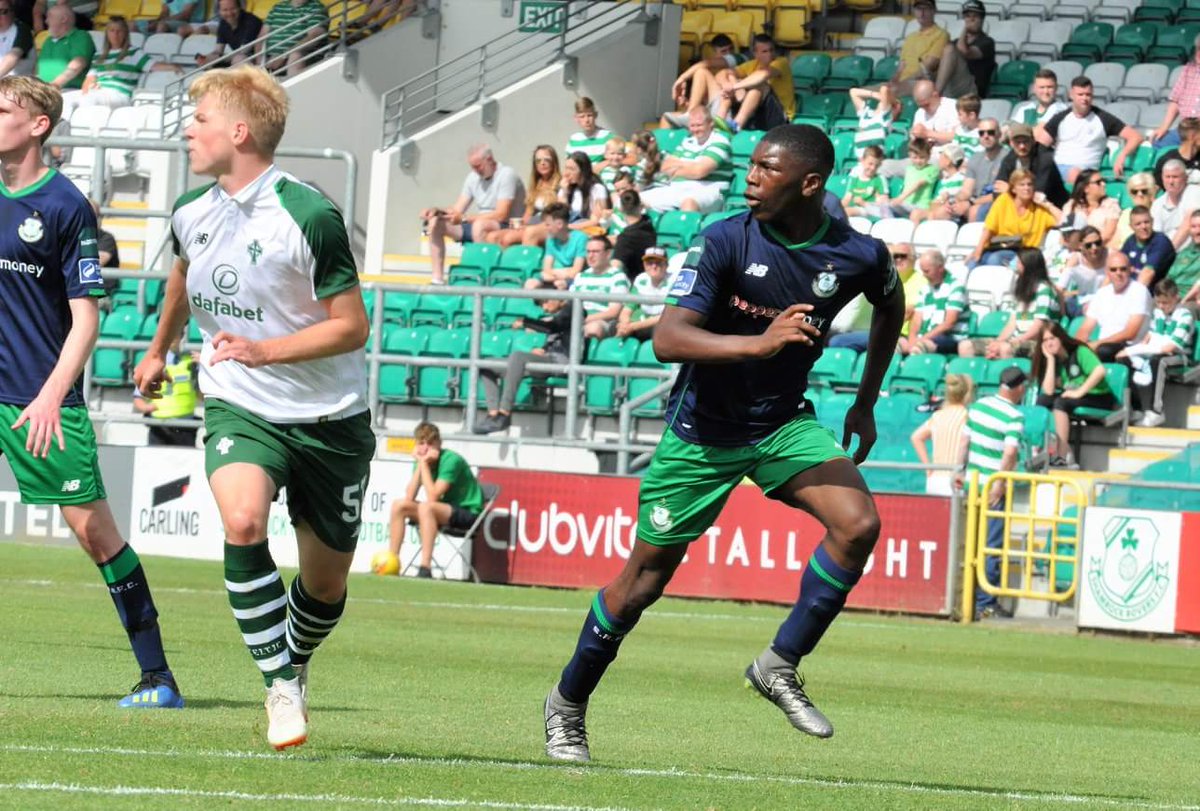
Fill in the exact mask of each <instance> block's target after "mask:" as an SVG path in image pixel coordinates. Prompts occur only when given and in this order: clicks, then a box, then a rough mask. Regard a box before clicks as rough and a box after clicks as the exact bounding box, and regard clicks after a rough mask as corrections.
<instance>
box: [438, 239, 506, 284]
mask: <svg viewBox="0 0 1200 811" xmlns="http://www.w3.org/2000/svg"><path fill="white" fill-rule="evenodd" d="M498 264H500V246H499V245H493V244H491V243H490V242H468V243H467V244H466V245H463V246H462V256H461V257H460V258H459V260H458V264H457V265H455V266H454V267H452V268H451V269H450V281H451V283H452V284H453V282H454V279H455V277H456V276H457V277H459V278H465V277H469V278H472V279H476V278H477V279H478V280H479V283H480V284H483V281H484V279H486V278H487V275H488V272H489V271H490V270H491V269H492V268H494V267H496V265H498Z"/></svg>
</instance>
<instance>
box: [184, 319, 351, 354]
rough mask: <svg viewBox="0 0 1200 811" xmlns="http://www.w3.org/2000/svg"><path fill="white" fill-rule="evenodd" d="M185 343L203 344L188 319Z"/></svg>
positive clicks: (201, 336)
mask: <svg viewBox="0 0 1200 811" xmlns="http://www.w3.org/2000/svg"><path fill="white" fill-rule="evenodd" d="M367 315H370V313H369V312H368V313H367ZM187 341H188V343H189V344H194V345H196V346H199V345H200V344H202V343H204V333H202V332H200V325H199V324H197V323H196V321H195V320H194V319H188V325H187Z"/></svg>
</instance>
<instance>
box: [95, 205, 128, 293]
mask: <svg viewBox="0 0 1200 811" xmlns="http://www.w3.org/2000/svg"><path fill="white" fill-rule="evenodd" d="M88 203H90V204H91V206H92V214H93V215H95V217H96V251H97V256H99V258H100V267H102V268H119V267H120V266H121V255H120V253H119V252H118V251H117V238H116V237H114V236H113V235H112V232H111V231H106V230H105V229H104V226H103V224H102V223H101V222H100V204H99V203H97V202H96V200H95V198H89V199H88ZM114 281H115V279H114ZM104 290H105V292H107V293H109V294H110V295H111V291H109V288H108V282H107V281H106V282H105V285H104Z"/></svg>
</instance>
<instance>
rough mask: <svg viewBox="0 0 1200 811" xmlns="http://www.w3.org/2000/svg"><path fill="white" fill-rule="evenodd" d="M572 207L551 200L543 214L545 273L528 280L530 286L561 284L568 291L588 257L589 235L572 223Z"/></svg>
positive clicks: (559, 287)
mask: <svg viewBox="0 0 1200 811" xmlns="http://www.w3.org/2000/svg"><path fill="white" fill-rule="evenodd" d="M570 219H571V210H570V209H569V208H567V204H566V203H551V204H550V205H549V206H547V207H546V210H545V211H544V212H543V213H542V227H543V228H545V230H546V251H545V254H544V255H543V256H542V273H541V276H539V277H538V278H535V279H530V280H529V281H527V282H526V283H525V287H527V288H530V289H532V288H537V287H557V288H558V289H560V290H566V289H567V287H568V286H569V285H570V283H571V280H572V279H574V278H575V277H576V276H577V275H578V274H579V271H581V270H583V261H584V259H585V258H586V256H587V241H588V240H587V234H585V233H584V232H583V231H574V230H572V229H571V228H570V227H569V226H568V224H567V223H568V221H569V220H570Z"/></svg>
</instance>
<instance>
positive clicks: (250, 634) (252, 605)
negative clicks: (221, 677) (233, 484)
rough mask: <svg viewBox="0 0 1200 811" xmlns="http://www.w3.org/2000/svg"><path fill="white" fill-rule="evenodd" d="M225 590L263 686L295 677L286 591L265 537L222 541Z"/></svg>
mask: <svg viewBox="0 0 1200 811" xmlns="http://www.w3.org/2000/svg"><path fill="white" fill-rule="evenodd" d="M225 590H226V592H228V594H229V605H230V607H231V608H232V609H233V617H234V619H236V620H237V624H238V628H239V629H240V630H241V632H242V639H243V640H245V642H246V647H247V648H248V649H249V650H250V655H251V656H253V657H254V663H255V664H256V665H258V669H259V670H261V671H262V675H263V681H264V682H266V685H267V686H268V687H270V686H271V682H272V681H274V680H275V679H293V678H295V677H296V672H295V671H294V670H293V669H292V660H291V656H290V655H289V653H288V646H287V638H286V629H287V602H288V600H287V594H286V593H285V591H284V588H283V579H282V578H281V577H280V576H279V570H278V569H277V568H275V561H274V560H273V559H272V558H271V550H270V549H269V548H268V547H267V542H266V539H264V540H262V541H261V542H259V543H256V544H254V545H253V546H235V545H234V544H231V543H226V544H225Z"/></svg>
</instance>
